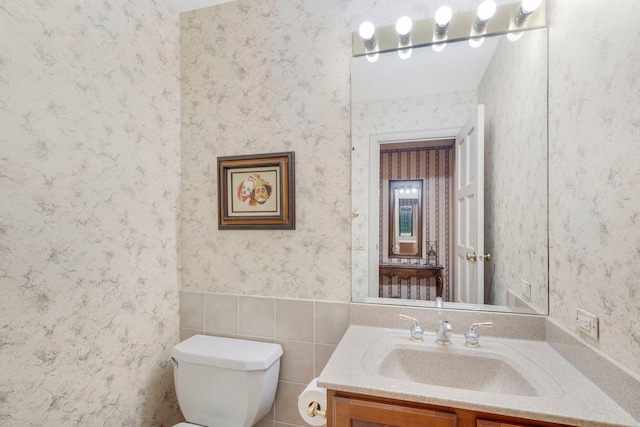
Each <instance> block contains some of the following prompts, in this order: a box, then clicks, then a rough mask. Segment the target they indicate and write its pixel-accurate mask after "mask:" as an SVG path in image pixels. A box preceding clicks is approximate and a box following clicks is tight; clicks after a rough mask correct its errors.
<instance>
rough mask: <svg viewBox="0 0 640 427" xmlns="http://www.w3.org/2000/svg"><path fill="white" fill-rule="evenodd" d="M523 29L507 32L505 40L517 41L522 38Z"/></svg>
mask: <svg viewBox="0 0 640 427" xmlns="http://www.w3.org/2000/svg"><path fill="white" fill-rule="evenodd" d="M523 34H524V31H518V32H517V33H507V40H509V41H510V42H515V41H518V40H520V39H521V38H522V35H523Z"/></svg>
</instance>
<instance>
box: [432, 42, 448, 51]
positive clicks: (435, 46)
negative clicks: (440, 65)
mask: <svg viewBox="0 0 640 427" xmlns="http://www.w3.org/2000/svg"><path fill="white" fill-rule="evenodd" d="M445 47H447V43H436V44H432V45H431V48H432V49H433V50H434V52H442V51H443V50H444V48H445Z"/></svg>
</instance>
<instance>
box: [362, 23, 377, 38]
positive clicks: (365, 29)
mask: <svg viewBox="0 0 640 427" xmlns="http://www.w3.org/2000/svg"><path fill="white" fill-rule="evenodd" d="M375 31H376V27H375V26H374V25H373V22H371V21H364V22H363V23H362V24H360V28H359V29H358V34H360V37H362V40H364V41H369V40H371V39H373V34H374V32H375Z"/></svg>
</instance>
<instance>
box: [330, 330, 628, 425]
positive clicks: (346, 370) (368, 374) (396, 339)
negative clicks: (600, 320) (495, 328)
mask: <svg viewBox="0 0 640 427" xmlns="http://www.w3.org/2000/svg"><path fill="white" fill-rule="evenodd" d="M405 337H406V338H405ZM424 339H425V341H424V342H422V343H415V342H412V341H410V340H409V332H408V330H404V329H402V330H400V329H386V328H380V327H370V326H360V325H351V326H350V327H349V329H348V330H347V332H346V333H345V335H344V337H343V339H342V341H341V342H340V344H339V345H338V347H337V348H336V350H335V352H334V353H333V356H332V357H331V359H330V360H329V362H328V363H327V365H326V367H325V369H324V370H323V371H322V374H321V375H320V377H319V378H318V385H319V386H321V387H325V388H327V389H331V390H338V391H345V392H352V393H359V394H366V395H372V396H379V397H385V398H390V399H399V400H405V401H411V402H421V403H427V404H432V405H440V406H448V407H455V408H460V409H468V410H473V411H479V412H488V413H495V414H501V415H507V416H512V417H521V418H528V419H532V420H539V421H548V422H555V423H561V424H570V425H580V426H593V427H595V426H640V423H639V422H638V421H637V420H636V419H634V418H633V417H632V416H631V415H629V414H628V413H627V412H625V411H624V410H623V409H622V408H621V407H620V406H619V405H618V404H617V403H616V402H615V401H614V400H613V399H611V398H610V397H609V396H608V395H607V394H606V393H604V392H603V391H602V390H601V389H600V388H599V387H597V386H596V385H595V384H594V383H593V382H591V381H590V380H589V379H588V378H587V377H585V376H584V375H583V374H582V373H580V371H578V370H577V369H576V368H575V367H574V366H573V365H572V364H571V363H569V362H568V361H567V360H566V359H564V358H563V357H562V356H561V355H560V354H559V353H557V352H556V351H555V350H554V349H553V348H551V346H549V345H548V344H547V343H546V342H545V341H535V340H519V339H504V338H496V337H482V338H481V340H480V344H481V348H479V349H468V348H467V347H465V346H464V337H463V336H462V335H455V334H454V335H453V338H452V345H451V346H449V347H443V348H442V349H441V350H437V351H453V352H460V351H464V352H465V354H471V355H473V354H474V353H473V351H475V350H480V351H485V352H490V351H492V350H495V351H507V352H510V353H511V354H512V355H516V357H517V358H518V357H519V358H520V362H523V365H522V366H525V365H527V366H529V367H531V368H532V369H528V370H527V371H528V372H526V374H527V375H529V376H530V377H531V376H532V375H533V376H535V378H530V379H531V380H532V381H531V383H532V384H533V385H534V387H535V388H536V390H538V391H539V393H538V395H535V396H527V395H512V394H504V393H494V392H486V391H476V390H463V389H460V388H452V387H440V386H434V385H430V384H424V383H422V384H421V383H417V382H413V381H409V380H406V379H401V378H390V377H384V376H381V375H379V374H377V373H375V372H373V371H372V369H371V365H372V364H374V363H376V357H378V356H377V355H380V354H381V353H380V351H379V350H378V349H377V346H379V345H380V342H382V341H381V340H384V342H386V343H389V342H393V343H406V344H402V345H406V346H419V345H431V344H432V342H431V341H435V334H429V333H425V335H424ZM477 354H478V355H479V354H481V353H477ZM487 354H488V353H487ZM424 369H439V367H438V366H424ZM536 372H537V373H538V374H536ZM451 375H452V376H455V375H456V373H455V372H451Z"/></svg>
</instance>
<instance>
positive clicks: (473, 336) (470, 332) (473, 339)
mask: <svg viewBox="0 0 640 427" xmlns="http://www.w3.org/2000/svg"><path fill="white" fill-rule="evenodd" d="M478 326H493V322H480V323H472V324H471V325H469V329H467V332H465V333H464V340H465V343H464V345H466V346H467V347H478V346H479V345H480V344H478V341H479V340H480V334H479V333H478V330H477V329H478Z"/></svg>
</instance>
